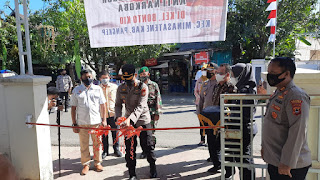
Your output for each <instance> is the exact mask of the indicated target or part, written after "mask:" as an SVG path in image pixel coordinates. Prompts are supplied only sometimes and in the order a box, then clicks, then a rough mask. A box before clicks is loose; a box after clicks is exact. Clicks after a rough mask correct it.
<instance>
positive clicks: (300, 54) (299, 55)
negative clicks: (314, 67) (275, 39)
mask: <svg viewBox="0 0 320 180" xmlns="http://www.w3.org/2000/svg"><path fill="white" fill-rule="evenodd" d="M306 39H307V40H308V41H309V42H310V43H311V46H308V45H306V44H304V43H303V42H301V41H300V40H297V41H296V47H297V49H296V52H295V58H296V59H297V60H301V61H308V60H310V58H311V57H310V50H320V39H315V38H312V37H307V38H306ZM318 60H320V59H318Z"/></svg>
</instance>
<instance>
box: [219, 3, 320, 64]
mask: <svg viewBox="0 0 320 180" xmlns="http://www.w3.org/2000/svg"><path fill="white" fill-rule="evenodd" d="M316 2H317V0H304V1H301V0H280V1H278V3H279V5H278V20H277V21H278V27H277V39H276V56H289V57H294V51H295V50H296V47H295V41H296V40H297V39H300V40H301V38H299V37H303V34H304V33H305V32H314V31H315V30H316V29H317V28H318V27H317V26H319V19H318V18H317V17H318V16H317V15H316V14H315V12H314V11H313V10H314V8H315V5H316ZM268 5H269V4H268V3H267V0H258V1H252V0H229V11H228V20H227V40H226V42H220V43H217V47H220V48H221V47H223V48H224V49H232V56H233V59H234V62H235V63H237V62H250V61H251V60H252V59H264V58H266V57H267V58H268V56H269V57H270V56H272V47H273V46H272V43H269V44H268V43H267V42H268V37H269V35H270V28H269V27H268V28H266V27H265V25H266V24H267V22H268V19H267V17H268V15H269V12H266V11H265V10H266V8H267V7H268Z"/></svg>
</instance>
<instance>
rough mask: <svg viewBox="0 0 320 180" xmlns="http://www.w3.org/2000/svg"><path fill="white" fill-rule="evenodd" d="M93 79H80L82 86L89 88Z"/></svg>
mask: <svg viewBox="0 0 320 180" xmlns="http://www.w3.org/2000/svg"><path fill="white" fill-rule="evenodd" d="M92 81H93V79H91V78H87V79H82V82H83V84H84V85H86V86H89V85H90V84H91V83H92Z"/></svg>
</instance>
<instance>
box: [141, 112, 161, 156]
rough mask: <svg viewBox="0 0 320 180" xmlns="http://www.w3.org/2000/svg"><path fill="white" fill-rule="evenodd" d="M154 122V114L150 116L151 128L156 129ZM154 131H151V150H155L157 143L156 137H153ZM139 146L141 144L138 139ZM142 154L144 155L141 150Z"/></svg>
mask: <svg viewBox="0 0 320 180" xmlns="http://www.w3.org/2000/svg"><path fill="white" fill-rule="evenodd" d="M155 123H156V121H155V120H154V114H153V115H151V123H150V125H151V128H156V125H155ZM155 132H156V131H155V130H153V131H152V142H153V143H152V144H153V150H154V149H155V148H156V142H157V139H156V136H155V135H154V134H155ZM140 144H141V138H140ZM142 154H146V153H145V152H144V151H143V150H142Z"/></svg>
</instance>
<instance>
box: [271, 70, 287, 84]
mask: <svg viewBox="0 0 320 180" xmlns="http://www.w3.org/2000/svg"><path fill="white" fill-rule="evenodd" d="M283 73H285V72H282V73H280V74H270V73H268V74H267V80H268V83H269V85H270V86H276V85H278V84H279V83H281V82H282V81H284V80H285V79H286V78H282V79H279V76H281V75H282V74H283Z"/></svg>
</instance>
